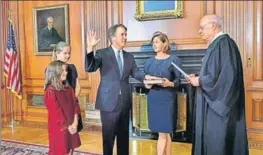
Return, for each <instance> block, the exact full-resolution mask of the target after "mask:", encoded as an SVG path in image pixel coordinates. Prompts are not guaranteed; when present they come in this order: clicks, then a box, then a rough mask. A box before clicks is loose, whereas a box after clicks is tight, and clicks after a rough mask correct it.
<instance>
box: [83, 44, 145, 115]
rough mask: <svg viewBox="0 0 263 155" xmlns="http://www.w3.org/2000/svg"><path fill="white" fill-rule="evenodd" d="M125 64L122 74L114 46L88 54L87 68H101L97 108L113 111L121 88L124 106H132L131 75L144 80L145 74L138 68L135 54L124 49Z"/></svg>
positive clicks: (92, 69) (94, 69) (93, 69)
mask: <svg viewBox="0 0 263 155" xmlns="http://www.w3.org/2000/svg"><path fill="white" fill-rule="evenodd" d="M123 65H124V66H123V74H122V76H121V75H120V72H119V67H118V63H117V60H116V57H115V54H114V51H113V49H112V47H108V48H104V49H99V50H97V52H96V55H95V56H94V53H93V52H91V53H89V54H86V58H85V70H86V71H87V72H95V71H96V70H97V69H98V68H100V75H101V81H100V85H99V89H98V93H97V98H96V105H95V108H96V109H99V110H102V111H113V110H114V109H115V107H116V105H117V101H118V96H119V92H120V90H121V95H122V99H123V103H124V105H123V106H125V107H124V108H130V107H131V99H130V87H129V76H130V75H131V76H132V77H134V78H136V79H138V80H140V81H142V80H143V79H144V76H145V74H144V73H142V72H140V71H139V70H138V68H137V65H136V63H135V61H134V58H133V55H132V54H130V53H128V52H125V51H123Z"/></svg>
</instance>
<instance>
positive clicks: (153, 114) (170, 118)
mask: <svg viewBox="0 0 263 155" xmlns="http://www.w3.org/2000/svg"><path fill="white" fill-rule="evenodd" d="M171 62H174V63H175V64H177V65H178V66H181V61H180V59H179V58H178V57H176V56H172V55H171V56H169V57H168V58H167V59H155V58H154V57H153V58H150V59H148V60H146V62H145V65H144V71H145V74H148V75H152V76H157V77H162V78H167V79H168V80H170V81H173V82H175V87H173V88H172V87H162V86H159V85H153V86H152V88H151V89H150V91H149V93H148V94H147V105H148V124H149V129H150V130H151V131H152V132H161V133H172V132H173V131H174V130H175V127H176V124H175V123H176V114H177V112H176V111H175V110H174V109H175V108H176V109H177V106H176V105H177V103H176V90H177V87H178V86H179V85H180V76H181V74H180V72H179V71H178V70H177V69H175V68H174V67H173V66H172V65H171Z"/></svg>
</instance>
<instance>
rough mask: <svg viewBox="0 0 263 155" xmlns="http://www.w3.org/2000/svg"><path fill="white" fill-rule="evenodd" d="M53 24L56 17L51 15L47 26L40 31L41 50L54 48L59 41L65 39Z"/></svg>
mask: <svg viewBox="0 0 263 155" xmlns="http://www.w3.org/2000/svg"><path fill="white" fill-rule="evenodd" d="M53 25H54V19H53V17H52V16H50V17H48V18H47V26H46V27H44V28H42V29H41V30H40V32H39V43H38V45H39V46H38V47H39V50H42V51H45V50H52V49H53V48H54V47H55V45H56V44H57V43H58V42H60V41H63V39H62V38H61V37H60V36H59V34H58V32H57V30H56V29H55V28H54V27H53Z"/></svg>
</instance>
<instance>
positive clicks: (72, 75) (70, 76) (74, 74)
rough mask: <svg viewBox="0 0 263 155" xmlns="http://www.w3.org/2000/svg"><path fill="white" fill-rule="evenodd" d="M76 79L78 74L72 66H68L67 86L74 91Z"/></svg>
mask: <svg viewBox="0 0 263 155" xmlns="http://www.w3.org/2000/svg"><path fill="white" fill-rule="evenodd" d="M77 78H78V72H77V69H76V67H75V65H74V64H68V75H67V81H68V84H69V85H70V86H71V87H72V88H73V90H74V91H75V89H76V82H77Z"/></svg>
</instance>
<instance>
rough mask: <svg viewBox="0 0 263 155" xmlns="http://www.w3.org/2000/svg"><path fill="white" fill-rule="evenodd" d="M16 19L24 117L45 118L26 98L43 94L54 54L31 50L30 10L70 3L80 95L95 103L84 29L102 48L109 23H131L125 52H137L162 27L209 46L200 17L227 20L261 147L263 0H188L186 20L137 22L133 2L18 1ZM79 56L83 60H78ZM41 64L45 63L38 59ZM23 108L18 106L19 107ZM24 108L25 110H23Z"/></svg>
mask: <svg viewBox="0 0 263 155" xmlns="http://www.w3.org/2000/svg"><path fill="white" fill-rule="evenodd" d="M9 3H10V6H11V7H13V9H14V10H13V11H14V12H16V13H15V14H13V16H14V18H15V19H16V21H17V25H18V36H19V39H18V40H19V49H20V52H21V60H22V74H23V95H24V99H23V101H22V104H21V102H20V101H15V105H16V106H17V107H19V105H22V110H21V108H20V111H21V113H22V115H23V116H25V117H23V118H24V119H31V120H33V119H36V118H42V117H44V116H45V115H46V114H45V112H43V109H37V108H35V107H30V106H29V105H30V103H28V100H27V99H26V97H27V95H30V94H43V89H42V86H43V79H44V77H43V76H44V75H43V70H44V69H45V67H46V66H47V64H48V63H49V62H50V61H51V57H50V56H35V55H34V51H33V49H34V48H33V44H34V42H33V38H34V37H33V17H32V8H33V7H35V6H49V5H56V4H65V3H67V4H69V18H70V20H69V21H70V23H69V30H70V44H71V47H72V59H71V62H72V63H74V64H75V65H76V66H77V69H78V72H79V76H80V82H81V86H82V88H83V90H82V92H81V95H82V96H88V101H89V102H94V101H95V97H96V90H97V87H98V84H99V80H100V78H99V74H98V72H96V73H92V74H91V73H85V71H84V67H83V64H84V61H83V60H84V59H83V58H84V54H85V48H86V32H87V30H88V29H94V30H96V31H97V34H98V36H99V38H101V42H100V44H99V45H98V48H102V47H105V46H107V45H108V41H107V38H106V33H107V29H108V27H109V26H110V25H112V24H116V23H123V24H125V25H126V26H127V27H128V43H127V47H126V50H127V51H133V50H134V51H137V50H138V49H139V48H140V46H141V45H142V44H143V43H148V42H149V40H150V39H151V35H152V34H153V33H154V32H155V31H157V30H159V31H163V32H165V33H167V35H168V37H169V38H170V40H172V41H174V42H175V43H176V44H177V48H178V49H198V48H206V47H207V45H206V44H205V42H204V41H203V40H202V39H201V38H200V36H199V34H198V28H199V20H200V18H201V17H202V16H203V15H205V14H217V15H219V16H221V17H222V19H223V30H224V32H226V33H228V34H230V36H231V37H232V38H233V39H234V40H235V41H236V42H237V44H238V46H239V49H240V53H241V57H242V61H243V69H244V77H245V87H246V120H247V128H248V133H249V140H250V142H256V143H253V146H255V147H259V146H260V145H261V146H263V145H262V144H263V143H262V141H263V97H262V96H263V95H262V94H263V61H262V59H263V58H262V57H263V49H262V46H263V44H262V43H263V40H262V35H263V34H262V31H263V29H262V22H263V15H262V14H263V4H262V3H263V2H262V1H184V7H183V8H184V12H183V13H184V17H183V18H182V19H165V20H152V21H136V20H135V19H134V14H135V1H24V2H22V1H19V2H18V1H14V2H9ZM80 60H81V61H80ZM39 62H41V63H39ZM17 109H18V110H19V108H17ZM40 111H42V112H40ZM23 112H24V113H23Z"/></svg>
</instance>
